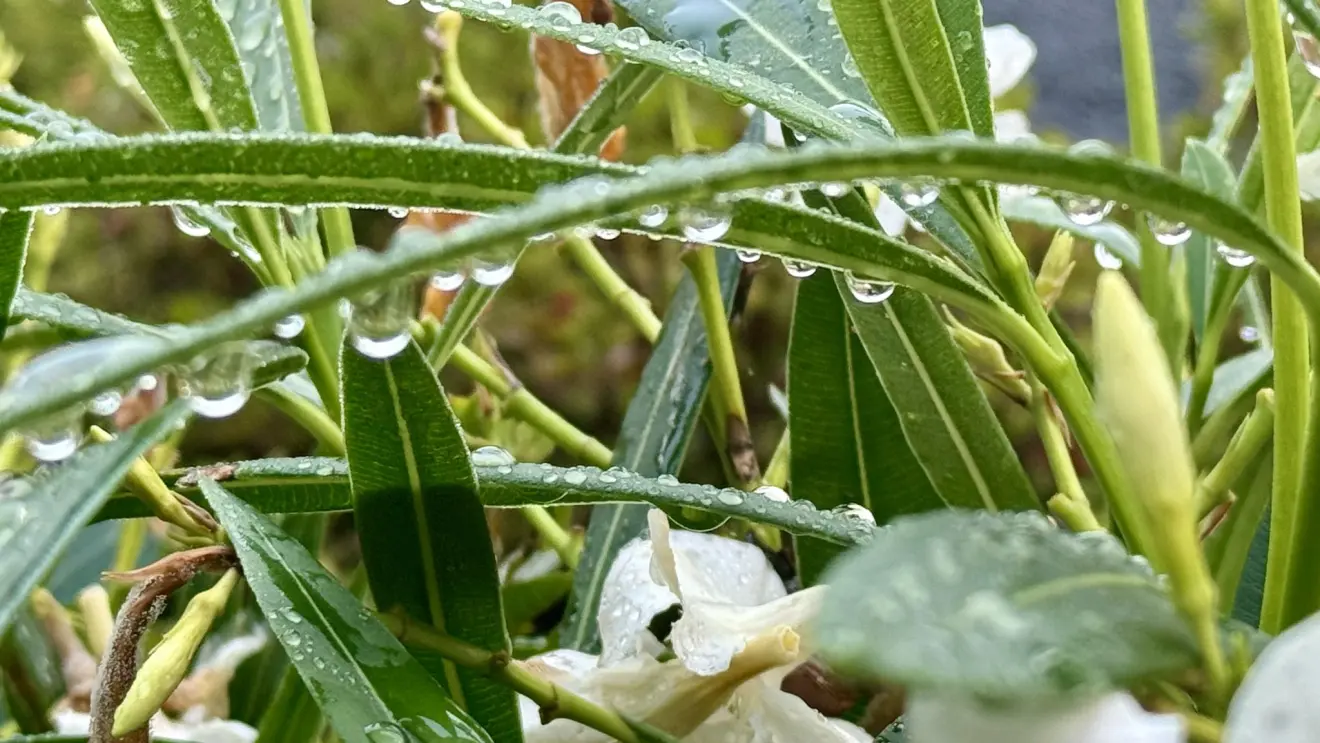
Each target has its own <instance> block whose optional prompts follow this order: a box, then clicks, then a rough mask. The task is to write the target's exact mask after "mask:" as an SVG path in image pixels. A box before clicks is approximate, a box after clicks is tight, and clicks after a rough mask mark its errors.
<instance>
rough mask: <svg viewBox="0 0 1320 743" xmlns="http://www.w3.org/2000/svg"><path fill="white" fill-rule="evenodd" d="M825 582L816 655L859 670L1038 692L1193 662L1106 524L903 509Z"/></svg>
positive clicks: (1011, 693) (945, 684)
mask: <svg viewBox="0 0 1320 743" xmlns="http://www.w3.org/2000/svg"><path fill="white" fill-rule="evenodd" d="M825 582H826V583H827V584H828V585H829V586H830V590H829V592H828V593H827V594H826V597H825V603H824V605H823V606H822V608H821V614H820V618H819V620H818V622H817V631H816V638H817V640H818V642H819V644H820V653H821V655H822V657H823V658H824V659H825V660H826V662H828V663H829V664H830V666H831V667H832V668H834V669H836V670H838V671H839V672H841V673H844V674H848V675H849V676H852V677H855V678H857V679H859V680H877V681H878V680H882V679H883V680H885V681H887V682H890V683H897V684H901V685H903V686H906V687H907V688H908V689H938V690H939V691H940V693H945V694H953V695H967V696H974V697H978V698H982V699H992V700H1029V699H1041V700H1043V699H1049V698H1055V697H1060V696H1064V695H1069V696H1073V695H1075V696H1084V695H1090V694H1095V693H1098V692H1101V691H1104V690H1108V689H1113V688H1119V689H1122V688H1127V687H1129V686H1130V685H1131V684H1132V683H1134V682H1137V681H1141V680H1143V679H1147V678H1150V677H1155V676H1168V675H1170V674H1173V673H1176V672H1179V671H1183V670H1186V669H1188V668H1192V667H1195V665H1196V664H1197V662H1198V653H1197V649H1196V643H1195V641H1194V640H1193V638H1192V635H1191V633H1190V631H1189V630H1188V629H1187V627H1186V626H1185V625H1184V624H1183V621H1182V619H1181V617H1180V616H1179V615H1178V613H1177V611H1176V610H1175V609H1174V607H1173V604H1172V602H1171V601H1170V599H1169V597H1168V595H1167V594H1166V593H1165V591H1164V589H1163V588H1161V587H1160V585H1159V583H1158V581H1157V580H1156V578H1155V576H1154V575H1153V574H1152V572H1151V570H1150V568H1149V566H1148V565H1146V564H1145V563H1144V562H1141V561H1138V560H1137V559H1135V558H1132V557H1131V556H1129V555H1128V554H1127V553H1126V552H1125V551H1124V550H1123V547H1122V546H1121V545H1120V544H1119V543H1118V542H1117V541H1116V540H1114V539H1112V538H1111V537H1110V536H1109V535H1108V534H1105V533H1103V532H1091V533H1089V534H1068V533H1065V532H1063V531H1060V530H1059V529H1057V528H1055V527H1054V526H1052V525H1051V524H1050V522H1049V521H1048V520H1047V519H1046V518H1045V517H1044V516H1042V515H1040V514H1036V513H1014V514H1008V513H1001V514H989V513H985V512H966V511H942V512H936V513H930V514H924V515H921V516H911V517H907V518H904V519H901V520H899V521H896V522H894V524H893V525H892V526H891V527H890V528H889V529H887V530H885V531H883V532H881V533H879V534H877V535H876V538H875V539H874V540H873V541H872V542H871V544H869V545H866V546H865V547H862V548H859V549H857V550H855V551H854V552H852V553H850V554H849V555H848V556H847V557H845V558H844V559H842V560H840V561H839V562H838V563H836V564H835V566H834V567H833V568H832V569H831V570H830V572H829V573H828V574H827V575H826V581H825ZM876 638H884V641H883V642H876Z"/></svg>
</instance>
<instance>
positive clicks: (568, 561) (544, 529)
mask: <svg viewBox="0 0 1320 743" xmlns="http://www.w3.org/2000/svg"><path fill="white" fill-rule="evenodd" d="M519 510H520V511H522V515H523V517H524V518H526V519H527V523H529V524H531V525H532V528H533V529H535V530H536V533H537V534H540V535H541V541H542V542H544V543H545V545H546V546H547V547H549V548H550V549H552V550H554V551H555V552H556V553H557V554H558V555H559V559H561V560H563V561H564V564H565V565H567V566H568V569H569V570H577V566H578V557H579V553H580V549H579V547H580V545H579V544H578V542H577V541H576V540H574V539H573V537H572V536H571V535H570V534H569V533H568V532H566V531H564V527H562V526H560V525H559V522H558V521H555V517H554V516H551V515H550V511H549V510H548V509H547V508H545V507H544V506H523V507H522V508H520V509H519Z"/></svg>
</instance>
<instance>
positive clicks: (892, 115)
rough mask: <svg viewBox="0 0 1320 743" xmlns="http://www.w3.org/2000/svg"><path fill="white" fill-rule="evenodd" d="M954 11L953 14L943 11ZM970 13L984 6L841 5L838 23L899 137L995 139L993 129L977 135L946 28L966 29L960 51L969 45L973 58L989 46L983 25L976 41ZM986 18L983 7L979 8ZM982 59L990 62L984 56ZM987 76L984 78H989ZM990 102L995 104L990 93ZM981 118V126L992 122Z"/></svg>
mask: <svg viewBox="0 0 1320 743" xmlns="http://www.w3.org/2000/svg"><path fill="white" fill-rule="evenodd" d="M944 5H948V6H949V7H948V8H947V9H946V8H944V7H943V6H944ZM969 6H979V3H977V2H965V1H964V2H956V3H955V2H954V1H953V0H945V2H939V1H938V0H834V1H833V2H832V7H833V8H834V15H835V17H836V18H838V20H839V30H840V31H841V32H842V33H843V39H844V41H845V42H847V44H848V50H849V51H850V52H852V55H853V59H855V60H856V62H857V69H858V71H859V72H860V73H861V75H862V79H863V80H865V81H866V85H867V87H868V88H869V89H870V90H871V94H872V96H873V97H874V98H875V100H876V101H877V102H879V104H880V109H881V110H882V111H884V112H885V115H886V116H887V117H888V118H889V121H890V123H891V124H892V125H893V127H894V131H895V132H897V133H898V134H900V135H902V136H921V135H930V134H940V133H943V132H954V131H976V133H977V134H980V135H981V136H989V137H993V136H994V127H993V124H991V126H990V129H989V131H988V133H987V132H983V131H979V130H978V129H973V121H972V117H971V115H970V114H969V110H968V106H967V101H966V99H965V98H964V96H963V89H962V84H961V83H960V82H959V79H958V63H957V62H956V61H955V58H954V52H953V47H952V45H951V44H950V43H949V36H948V35H947V33H946V29H945V26H944V24H943V22H942V20H941V17H940V16H941V13H942V11H943V12H944V13H947V14H949V15H950V19H951V20H955V21H956V22H957V23H958V25H959V26H960V27H961V28H960V30H959V32H958V33H959V34H960V36H959V37H958V40H959V45H960V47H961V46H962V45H964V44H970V45H972V47H969V48H968V49H967V51H966V52H965V53H964V55H963V56H964V58H966V56H967V55H968V54H971V53H974V51H975V50H974V47H979V46H981V45H982V44H983V42H982V40H981V39H980V23H979V22H978V23H976V24H975V26H976V30H977V33H976V34H971V35H969V36H967V37H963V36H961V34H962V33H968V34H970V31H968V28H969V27H970V26H971V25H972V24H971V22H970V19H969V18H968V17H967V14H968V13H969V12H972V11H969ZM974 12H976V14H977V15H978V16H979V7H977V8H976V11H974ZM981 59H982V60H983V61H984V59H985V56H984V51H982V56H981ZM982 75H983V76H984V72H982ZM985 97H986V99H987V105H988V99H989V92H988V87H987V91H986V93H985ZM981 118H982V117H981V116H980V115H978V117H977V119H978V121H977V122H976V123H977V125H978V126H984V125H985V124H986V122H985V121H982V120H981Z"/></svg>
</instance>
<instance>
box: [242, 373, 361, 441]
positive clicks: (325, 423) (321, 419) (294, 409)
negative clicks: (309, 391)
mask: <svg viewBox="0 0 1320 743" xmlns="http://www.w3.org/2000/svg"><path fill="white" fill-rule="evenodd" d="M256 396H257V397H259V398H261V399H263V400H265V401H266V402H268V403H270V404H271V405H273V406H274V407H275V408H276V409H278V410H279V411H280V412H281V413H284V414H285V415H287V416H289V418H291V419H292V420H293V421H294V422H295V423H297V424H298V425H300V426H302V427H303V429H304V430H306V431H307V432H308V433H310V434H311V435H312V436H313V437H314V438H315V439H316V441H317V443H319V444H320V445H321V446H322V447H323V448H324V449H325V453H326V454H328V455H332V456H337V457H342V456H344V453H345V451H347V449H346V448H345V444H344V432H343V431H341V430H339V426H338V425H337V424H336V423H335V422H334V420H333V419H331V418H330V416H329V414H327V413H326V412H325V411H324V410H322V409H321V408H319V407H317V406H316V404H315V403H313V402H312V401H311V400H308V399H307V398H305V397H303V396H302V395H300V394H298V393H297V392H294V391H292V390H290V389H289V388H288V387H285V386H283V385H278V384H274V385H269V386H266V387H262V388H261V389H259V390H257V391H256Z"/></svg>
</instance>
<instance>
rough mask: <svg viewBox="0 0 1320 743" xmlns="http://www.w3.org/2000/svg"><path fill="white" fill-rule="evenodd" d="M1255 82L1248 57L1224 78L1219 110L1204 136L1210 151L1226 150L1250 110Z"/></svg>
mask: <svg viewBox="0 0 1320 743" xmlns="http://www.w3.org/2000/svg"><path fill="white" fill-rule="evenodd" d="M1255 82H1256V81H1255V76H1254V73H1253V69H1252V64H1251V57H1250V56H1247V57H1243V58H1242V66H1241V67H1240V68H1239V69H1238V70H1237V71H1236V72H1233V73H1232V74H1230V75H1229V76H1228V77H1225V78H1224V93H1223V95H1222V96H1220V99H1219V108H1217V109H1215V113H1214V116H1213V117H1211V119H1210V132H1209V133H1208V134H1206V135H1205V142H1206V144H1207V145H1209V146H1210V148H1211V149H1213V150H1215V151H1216V152H1224V151H1226V150H1227V149H1228V147H1229V145H1230V144H1231V142H1230V140H1231V139H1232V138H1233V134H1234V132H1236V131H1237V128H1238V125H1239V124H1241V123H1242V119H1243V118H1244V117H1245V116H1246V115H1247V112H1248V111H1250V110H1251V99H1252V93H1253V92H1254V91H1255V87H1254V86H1255Z"/></svg>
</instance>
